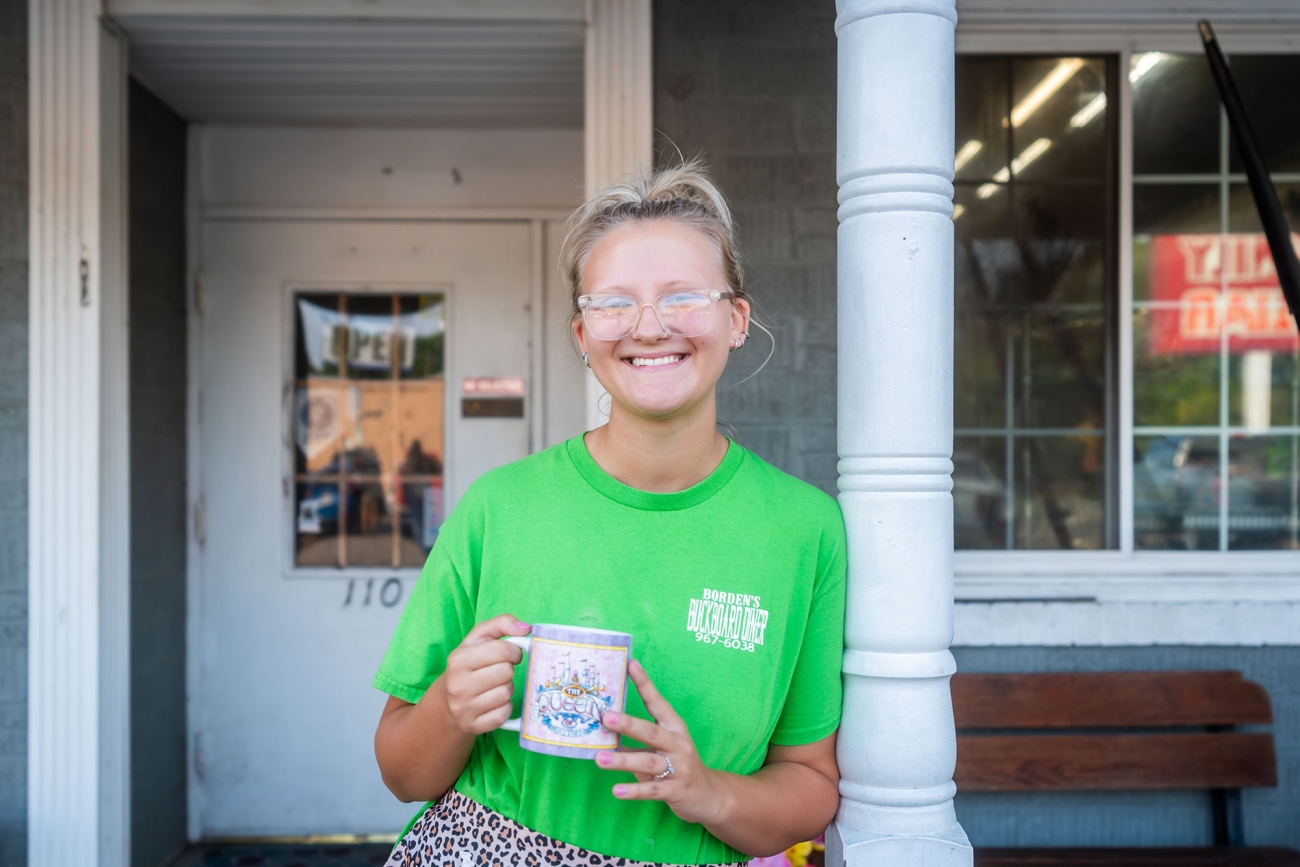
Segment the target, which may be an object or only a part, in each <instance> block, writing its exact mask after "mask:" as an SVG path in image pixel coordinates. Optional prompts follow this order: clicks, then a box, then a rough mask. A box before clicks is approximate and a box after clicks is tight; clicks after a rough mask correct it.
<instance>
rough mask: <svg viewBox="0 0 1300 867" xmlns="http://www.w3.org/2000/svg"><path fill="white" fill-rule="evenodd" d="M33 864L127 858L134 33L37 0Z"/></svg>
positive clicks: (31, 464) (88, 6)
mask: <svg viewBox="0 0 1300 867" xmlns="http://www.w3.org/2000/svg"><path fill="white" fill-rule="evenodd" d="M28 28H29V29H28V50H29V53H28V88H29V91H28V93H29V112H30V118H29V122H30V126H29V152H30V160H31V163H30V169H29V172H30V174H29V178H30V184H29V188H30V200H29V240H28V243H29V256H30V270H29V278H28V298H29V305H30V306H29V318H28V339H29V341H30V343H29V356H28V357H29V372H28V401H29V420H28V448H29V451H28V473H29V477H28V479H29V480H28V516H29V521H28V552H29V560H28V621H27V622H28V669H27V673H28V704H27V709H28V717H27V733H28V734H27V737H28V741H27V849H28V851H27V857H28V864H29V865H31V867H61V865H65V864H84V863H93V864H98V865H106V867H125V865H126V864H127V863H128V861H129V845H130V838H129V833H130V826H129V809H130V805H129V792H130V776H129V774H130V705H129V691H128V690H129V684H130V670H129V634H130V633H129V611H130V609H129V580H130V525H129V513H130V491H129V475H128V472H129V463H128V459H129V453H130V452H129V415H128V405H127V397H128V382H127V379H126V372H127V358H128V346H127V336H128V332H127V322H126V311H127V305H126V291H127V284H126V256H127V249H126V230H127V227H126V225H125V207H126V189H125V182H126V178H125V159H126V150H125V146H124V144H125V135H126V129H125V118H126V114H125V111H126V91H125V84H126V73H125V63H126V47H125V44H124V43H122V42H121V41H120V39H119V37H118V36H117V35H116V34H115V33H113V32H112V31H111V30H110V29H108V28H106V27H105V26H104V25H103V24H102V23H101V21H100V17H99V7H98V3H97V2H95V0H67V2H64V3H60V4H53V3H48V2H42V0H30V2H29V3H28Z"/></svg>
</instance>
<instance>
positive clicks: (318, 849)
mask: <svg viewBox="0 0 1300 867" xmlns="http://www.w3.org/2000/svg"><path fill="white" fill-rule="evenodd" d="M392 848H393V847H392V844H391V843H326V844H306V843H203V844H200V845H197V846H191V847H189V848H187V849H186V850H185V851H184V852H183V853H181V855H179V856H178V857H177V858H176V860H175V861H173V862H172V863H171V867H380V865H382V864H383V863H384V861H386V860H387V859H388V853H389V852H390V851H391V850H392Z"/></svg>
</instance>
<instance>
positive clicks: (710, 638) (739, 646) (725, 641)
mask: <svg viewBox="0 0 1300 867" xmlns="http://www.w3.org/2000/svg"><path fill="white" fill-rule="evenodd" d="M695 640H696V641H703V642H704V643H705V644H721V645H722V646H723V647H730V648H732V649H733V650H744V651H747V652H749V653H753V652H754V642H752V641H740V640H739V639H735V638H722V637H720V636H717V635H709V634H708V633H707V632H697V633H695Z"/></svg>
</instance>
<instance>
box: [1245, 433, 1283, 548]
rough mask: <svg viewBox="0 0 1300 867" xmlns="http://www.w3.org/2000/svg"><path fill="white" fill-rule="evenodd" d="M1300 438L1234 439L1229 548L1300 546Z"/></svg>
mask: <svg viewBox="0 0 1300 867" xmlns="http://www.w3.org/2000/svg"><path fill="white" fill-rule="evenodd" d="M1298 464H1300V436H1297V435H1296V434H1292V435H1290V436H1275V437H1233V438H1232V439H1231V440H1230V441H1229V443H1228V548H1229V550H1251V549H1261V548H1284V549H1289V550H1297V549H1300V473H1298V472H1297V465H1298Z"/></svg>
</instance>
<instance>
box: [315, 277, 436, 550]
mask: <svg viewBox="0 0 1300 867" xmlns="http://www.w3.org/2000/svg"><path fill="white" fill-rule="evenodd" d="M295 301H296V304H295V308H296V309H295V312H296V318H297V323H296V324H297V327H296V329H295V335H296V338H295V359H296V361H295V371H296V374H297V380H296V382H295V386H294V395H295V412H294V430H293V442H294V462H295V468H296V473H297V476H298V478H297V498H296V513H295V528H294V531H295V539H296V541H295V546H294V550H295V564H296V565H298V566H334V567H346V566H372V567H374V566H380V567H398V566H418V565H420V564H421V563H423V562H424V558H425V557H426V556H427V555H428V552H429V549H430V548H431V547H432V545H433V540H434V539H436V538H437V530H438V527H439V526H440V525H441V521H442V515H443V509H442V505H441V497H440V496H434V497H433V498H432V499H430V498H429V496H428V494H427V491H428V490H429V489H434V490H436V491H437V492H441V489H442V467H443V442H444V439H443V406H444V400H443V395H444V382H443V361H444V359H443V346H444V340H443V338H444V332H445V327H444V316H443V310H444V299H443V296H441V295H432V294H430V295H415V294H402V295H398V294H388V293H385V294H374V293H342V294H333V293H330V294H326V293H301V294H299V295H298V296H297V297H296V299H295ZM426 502H428V503H431V504H432V505H431V507H429V508H426Z"/></svg>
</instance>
